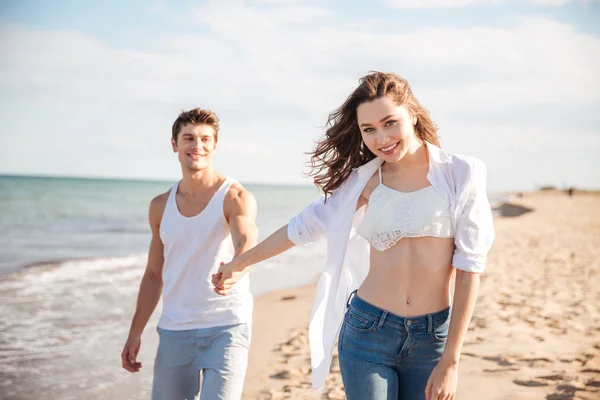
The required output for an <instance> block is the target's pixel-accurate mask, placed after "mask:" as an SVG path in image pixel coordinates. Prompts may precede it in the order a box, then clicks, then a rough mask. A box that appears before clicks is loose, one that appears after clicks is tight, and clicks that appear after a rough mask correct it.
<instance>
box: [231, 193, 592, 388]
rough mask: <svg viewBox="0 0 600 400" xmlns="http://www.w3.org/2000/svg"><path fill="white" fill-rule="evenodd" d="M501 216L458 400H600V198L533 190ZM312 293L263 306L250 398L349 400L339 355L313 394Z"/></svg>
mask: <svg viewBox="0 0 600 400" xmlns="http://www.w3.org/2000/svg"><path fill="white" fill-rule="evenodd" d="M500 211H501V213H502V214H504V216H497V217H496V233H497V238H496V241H495V243H494V247H493V249H492V251H491V253H490V255H489V260H488V267H487V270H486V272H485V274H484V275H482V279H481V281H482V284H481V291H480V296H479V300H478V303H477V308H476V310H475V314H474V316H473V319H472V321H471V325H470V329H469V331H468V333H467V336H466V339H465V344H464V347H463V352H462V357H461V362H460V366H459V369H460V370H459V371H460V372H459V387H458V394H457V399H460V400H476V399H477V400H480V399H486V400H487V399H489V400H508V399H519V400H528V399H532V400H533V399H548V400H566V399H589V400H591V399H600V275H599V274H598V272H599V271H600V196H598V195H593V194H576V195H575V196H573V197H569V196H567V195H566V194H564V193H560V192H547V193H546V192H540V193H530V194H525V195H524V196H523V197H522V198H518V199H516V200H514V201H511V203H510V204H505V205H503V206H502V207H501V208H500ZM313 294H314V286H307V287H302V288H298V289H292V290H285V291H278V292H272V293H269V294H267V295H265V296H262V297H260V298H258V299H257V300H256V306H255V314H254V328H253V343H252V349H251V353H250V364H249V370H248V375H247V379H246V385H245V391H244V396H243V398H244V399H281V398H289V399H314V398H323V399H344V398H345V396H344V393H343V388H342V383H341V377H340V374H339V368H338V366H337V363H336V362H335V361H336V360H335V359H334V364H333V367H332V371H331V373H330V375H329V379H328V381H327V383H326V385H325V387H324V388H323V389H322V390H321V391H320V392H315V391H313V390H312V389H311V385H310V361H309V351H308V339H307V327H308V322H309V315H310V308H311V304H312V298H313ZM334 358H335V356H334Z"/></svg>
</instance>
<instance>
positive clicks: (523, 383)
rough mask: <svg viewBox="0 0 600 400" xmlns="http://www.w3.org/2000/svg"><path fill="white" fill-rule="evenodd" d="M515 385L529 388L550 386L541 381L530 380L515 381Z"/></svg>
mask: <svg viewBox="0 0 600 400" xmlns="http://www.w3.org/2000/svg"><path fill="white" fill-rule="evenodd" d="M513 383H514V384H516V385H519V386H527V387H537V386H548V384H547V383H546V382H541V381H534V380H531V379H530V380H528V381H523V380H520V379H515V380H514V381H513Z"/></svg>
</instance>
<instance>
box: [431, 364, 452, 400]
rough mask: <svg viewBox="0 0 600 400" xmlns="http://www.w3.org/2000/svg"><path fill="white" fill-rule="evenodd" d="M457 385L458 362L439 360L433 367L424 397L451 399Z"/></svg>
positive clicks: (437, 399) (438, 399)
mask: <svg viewBox="0 0 600 400" xmlns="http://www.w3.org/2000/svg"><path fill="white" fill-rule="evenodd" d="M457 385H458V364H456V363H454V362H450V363H448V362H445V361H444V360H440V362H439V363H438V365H436V367H435V368H434V369H433V371H432V372H431V375H430V376H429V380H428V381H427V386H425V398H426V399H427V400H453V399H454V396H455V395H456V386H457Z"/></svg>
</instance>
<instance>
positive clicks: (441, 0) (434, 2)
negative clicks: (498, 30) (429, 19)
mask: <svg viewBox="0 0 600 400" xmlns="http://www.w3.org/2000/svg"><path fill="white" fill-rule="evenodd" d="M597 2H598V0H525V1H517V0H384V4H385V5H387V6H388V7H392V8H404V9H427V8H456V7H466V6H474V5H481V4H484V5H485V4H491V5H498V4H518V3H521V4H523V3H529V4H533V5H537V6H549V7H557V6H563V5H565V4H568V3H582V4H590V3H597Z"/></svg>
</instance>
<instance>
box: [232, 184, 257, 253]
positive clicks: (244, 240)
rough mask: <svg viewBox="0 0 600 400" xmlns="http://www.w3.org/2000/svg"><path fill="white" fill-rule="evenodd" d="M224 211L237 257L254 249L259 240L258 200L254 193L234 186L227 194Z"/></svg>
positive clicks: (239, 186) (236, 185)
mask: <svg viewBox="0 0 600 400" xmlns="http://www.w3.org/2000/svg"><path fill="white" fill-rule="evenodd" d="M224 209H225V210H224V211H225V218H226V219H227V222H228V223H229V230H230V231H231V239H232V240H233V247H234V249H235V256H234V257H237V256H239V255H240V254H242V253H244V252H246V251H248V250H249V249H251V248H252V247H254V245H255V244H256V240H257V239H258V228H257V227H256V213H257V210H256V200H255V199H254V196H252V193H250V192H248V191H247V190H246V189H244V188H243V187H242V186H241V185H239V184H234V185H232V187H231V189H230V190H229V192H227V197H226V198H225V206H224Z"/></svg>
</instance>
